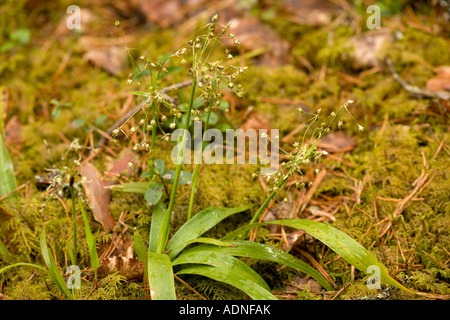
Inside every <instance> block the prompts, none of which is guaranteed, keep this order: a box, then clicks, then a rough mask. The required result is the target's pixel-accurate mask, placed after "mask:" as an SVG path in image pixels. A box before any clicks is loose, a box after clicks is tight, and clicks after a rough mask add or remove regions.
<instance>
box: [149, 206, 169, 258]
mask: <svg viewBox="0 0 450 320" xmlns="http://www.w3.org/2000/svg"><path fill="white" fill-rule="evenodd" d="M165 213H166V207H165V206H164V204H163V203H162V202H158V204H156V205H155V206H154V207H153V213H152V222H151V224H150V236H149V244H148V251H150V252H156V249H157V247H158V238H159V232H160V230H161V225H162V222H163V220H164V214H165Z"/></svg>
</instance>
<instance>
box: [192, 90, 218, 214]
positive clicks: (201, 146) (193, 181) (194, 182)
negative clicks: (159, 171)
mask: <svg viewBox="0 0 450 320" xmlns="http://www.w3.org/2000/svg"><path fill="white" fill-rule="evenodd" d="M215 87H216V83H215V82H214V86H213V90H215ZM213 104H214V99H213V98H211V101H210V103H209V106H208V113H207V115H206V121H205V131H204V132H203V136H202V141H201V142H200V150H201V152H203V141H204V140H205V136H206V130H208V125H209V118H210V116H211V109H212V106H213ZM201 159H202V153H200V159H196V162H195V163H196V164H195V167H194V172H193V174H192V180H191V197H190V199H189V210H188V216H187V219H188V220H189V219H191V216H192V208H193V206H194V197H195V187H196V184H197V177H198V171H199V169H200V164H201Z"/></svg>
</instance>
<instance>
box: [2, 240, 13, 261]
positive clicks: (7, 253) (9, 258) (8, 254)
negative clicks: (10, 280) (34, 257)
mask: <svg viewBox="0 0 450 320" xmlns="http://www.w3.org/2000/svg"><path fill="white" fill-rule="evenodd" d="M0 258H2V259H3V261H5V262H7V263H11V262H12V261H13V260H14V257H13V255H12V253H11V252H10V251H9V250H8V248H7V247H6V246H5V244H4V243H3V242H2V240H1V239H0Z"/></svg>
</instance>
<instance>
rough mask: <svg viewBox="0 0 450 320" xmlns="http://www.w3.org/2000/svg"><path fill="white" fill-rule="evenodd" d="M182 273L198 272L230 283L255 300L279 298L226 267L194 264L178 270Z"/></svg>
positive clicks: (178, 273)
mask: <svg viewBox="0 0 450 320" xmlns="http://www.w3.org/2000/svg"><path fill="white" fill-rule="evenodd" d="M180 274H197V275H201V276H205V277H208V278H211V279H214V280H216V281H220V282H224V283H228V284H229V285H232V286H233V287H236V288H238V289H240V290H242V291H243V292H245V293H246V294H248V295H249V296H250V297H251V298H252V299H254V300H277V298H276V297H275V296H274V295H273V294H272V293H271V292H269V291H267V290H266V289H264V288H263V287H261V286H260V285H257V284H256V283H255V282H253V281H251V280H249V279H247V278H245V277H243V276H241V275H238V274H233V273H230V272H227V270H226V269H222V268H217V267H213V266H206V265H193V266H189V267H185V268H183V269H181V270H180V271H178V272H177V275H180Z"/></svg>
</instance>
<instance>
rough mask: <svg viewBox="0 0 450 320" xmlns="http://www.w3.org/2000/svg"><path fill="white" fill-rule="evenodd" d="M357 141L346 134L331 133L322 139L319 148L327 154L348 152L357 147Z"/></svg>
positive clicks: (340, 132)
mask: <svg viewBox="0 0 450 320" xmlns="http://www.w3.org/2000/svg"><path fill="white" fill-rule="evenodd" d="M356 144H357V141H356V139H355V138H354V137H351V136H349V135H347V134H346V133H344V132H342V131H339V132H331V133H330V134H328V135H326V136H324V137H323V138H321V139H320V141H319V142H318V144H317V146H318V147H319V148H321V149H323V150H325V151H327V152H330V153H331V152H348V151H351V150H353V149H354V148H355V147H356Z"/></svg>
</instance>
